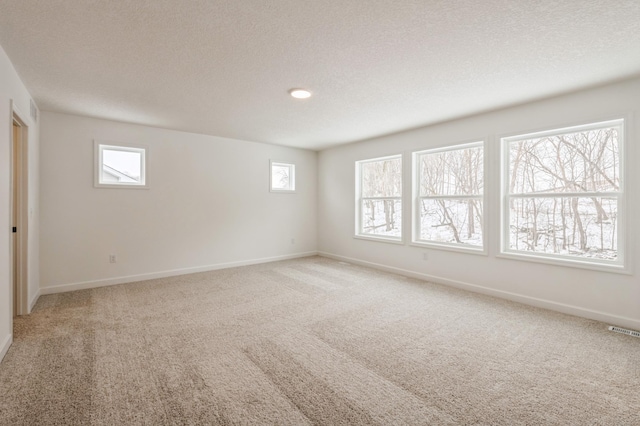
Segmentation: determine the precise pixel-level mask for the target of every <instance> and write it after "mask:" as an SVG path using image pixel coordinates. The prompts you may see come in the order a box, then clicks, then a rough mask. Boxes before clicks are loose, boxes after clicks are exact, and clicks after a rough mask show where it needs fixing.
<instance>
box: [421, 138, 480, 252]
mask: <svg viewBox="0 0 640 426" xmlns="http://www.w3.org/2000/svg"><path fill="white" fill-rule="evenodd" d="M474 148H482V193H481V194H475V195H421V194H420V171H421V167H420V157H421V156H423V155H429V154H439V153H443V152H449V151H461V150H466V149H474ZM488 158H489V156H487V139H481V140H475V141H474V142H464V143H459V144H453V145H444V146H441V147H438V148H433V149H423V150H420V151H413V152H412V153H411V215H412V219H411V240H410V243H409V245H413V246H416V247H424V248H432V249H435V250H440V249H441V250H450V251H458V252H462V253H475V254H483V255H488V253H489V251H488V244H487V241H488V232H487V229H488V214H487V206H488V204H487V197H488V195H487V192H488V191H486V190H485V189H486V188H487V176H488V175H487V171H488V168H487V163H488V161H487V159H488ZM423 199H431V200H434V199H435V200H437V199H440V200H464V199H469V200H472V199H473V200H480V201H482V220H481V222H482V245H481V246H473V245H471V244H465V243H446V242H440V241H431V240H423V239H421V238H420V227H421V222H422V216H421V212H420V201H421V200H423Z"/></svg>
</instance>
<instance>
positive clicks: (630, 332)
mask: <svg viewBox="0 0 640 426" xmlns="http://www.w3.org/2000/svg"><path fill="white" fill-rule="evenodd" d="M609 330H611V331H615V332H616V333H622V334H626V335H628V336H633V337H640V331H634V330H627V329H626V328H620V327H614V326H611V327H609Z"/></svg>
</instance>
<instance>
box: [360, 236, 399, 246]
mask: <svg viewBox="0 0 640 426" xmlns="http://www.w3.org/2000/svg"><path fill="white" fill-rule="evenodd" d="M353 238H354V239H356V240H369V241H379V242H383V243H391V244H399V245H404V241H402V239H401V238H400V237H385V236H384V235H376V234H372V235H367V234H360V235H354V236H353Z"/></svg>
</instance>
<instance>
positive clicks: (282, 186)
mask: <svg viewBox="0 0 640 426" xmlns="http://www.w3.org/2000/svg"><path fill="white" fill-rule="evenodd" d="M270 164H271V192H295V191H296V165H295V164H292V163H281V162H278V161H271V162H270Z"/></svg>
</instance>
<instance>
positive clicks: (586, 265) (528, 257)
mask: <svg viewBox="0 0 640 426" xmlns="http://www.w3.org/2000/svg"><path fill="white" fill-rule="evenodd" d="M496 257H497V258H501V259H511V260H519V261H522V262H534V263H546V264H548V265H555V266H563V267H568V268H579V269H589V270H592V271H598V272H612V273H616V274H624V275H631V274H632V271H631V270H630V268H628V267H625V266H623V265H617V264H610V263H599V262H592V261H588V260H580V259H558V258H553V257H547V256H540V255H533V254H525V253H513V252H502V253H500V254H498V255H496Z"/></svg>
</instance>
